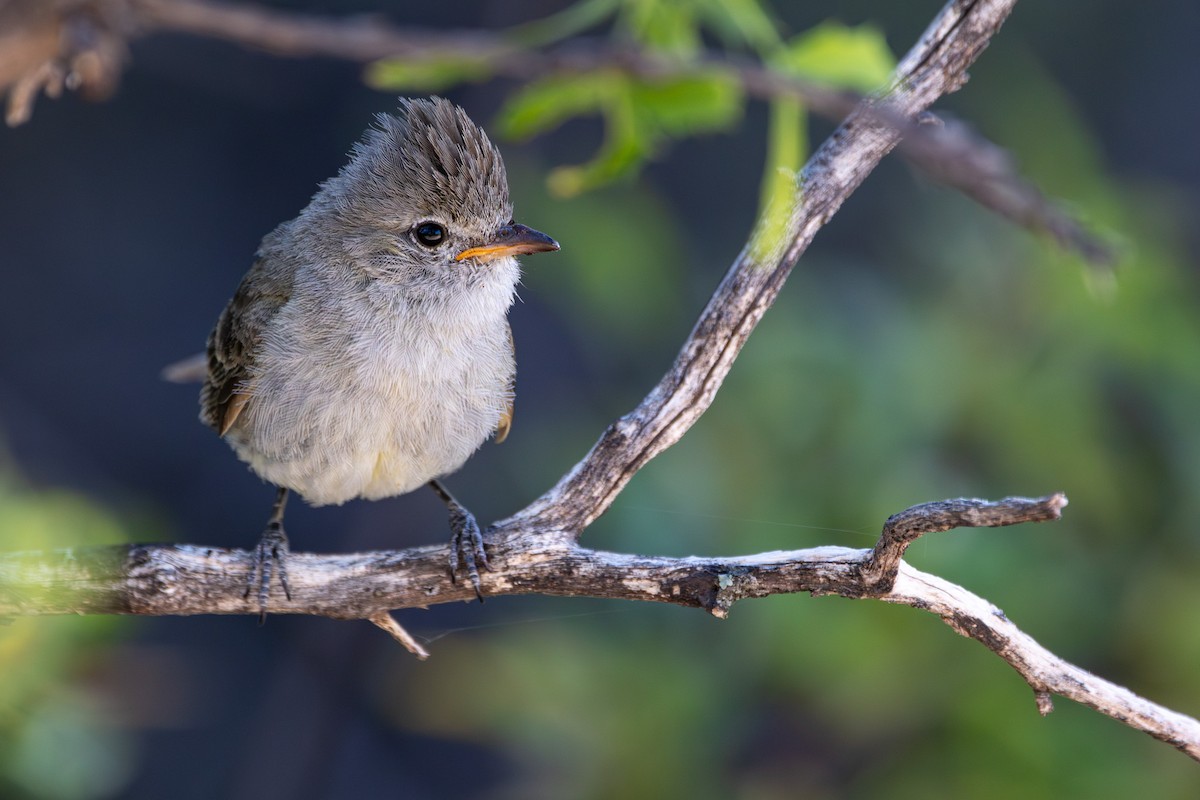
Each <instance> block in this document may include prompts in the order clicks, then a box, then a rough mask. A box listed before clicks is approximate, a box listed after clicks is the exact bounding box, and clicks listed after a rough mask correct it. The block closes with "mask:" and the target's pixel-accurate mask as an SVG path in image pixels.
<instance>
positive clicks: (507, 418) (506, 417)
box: [494, 325, 517, 444]
mask: <svg viewBox="0 0 1200 800" xmlns="http://www.w3.org/2000/svg"><path fill="white" fill-rule="evenodd" d="M508 349H509V351H510V352H512V354H513V359H514V360H515V359H516V355H517V346H516V344H514V343H513V335H512V325H509V326H508ZM516 382H517V375H516V373H515V372H514V373H513V378H512V381H510V382H509V384H508V407H507V408H505V409H504V413H503V414H501V415H500V421H499V422H498V423H496V435H495V437H494V441H495V442H496V444H500V443H501V442H503V441H504V440H505V439H507V438H508V432H509V431H510V430H511V429H512V418H513V401H514V390H515V389H516Z"/></svg>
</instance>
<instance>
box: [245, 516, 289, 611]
mask: <svg viewBox="0 0 1200 800" xmlns="http://www.w3.org/2000/svg"><path fill="white" fill-rule="evenodd" d="M287 556H288V538H287V534H286V533H284V532H283V522H282V521H279V520H271V522H270V523H269V524H268V525H267V529H266V530H265V531H263V534H262V538H260V539H259V540H258V547H256V548H255V550H254V566H253V567H251V569H250V576H249V579H248V581H247V583H246V591H245V593H244V594H243V595H242V597H249V596H250V593H251V592H252V591H254V590H255V589H256V588H257V590H258V624H259V625H261V624H263V623H264V622H266V620H267V598H268V597H269V596H270V594H271V577H272V575H273V574H275V573H279V584H280V585H281V586H282V587H283V593H284V595H286V596H287V599H288V600H291V599H292V589H291V587H290V586H288V573H287Z"/></svg>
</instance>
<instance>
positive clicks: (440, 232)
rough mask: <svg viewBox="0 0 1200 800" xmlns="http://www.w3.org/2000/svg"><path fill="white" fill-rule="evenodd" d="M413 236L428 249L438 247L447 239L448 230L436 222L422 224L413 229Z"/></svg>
mask: <svg viewBox="0 0 1200 800" xmlns="http://www.w3.org/2000/svg"><path fill="white" fill-rule="evenodd" d="M413 236H416V237H417V241H418V242H420V243H421V244H423V245H425V246H426V247H437V246H438V245H439V244H441V243H442V242H443V241H445V239H446V229H445V228H443V227H442V226H441V225H439V224H437V223H436V222H422V223H421V224H420V225H418V226H417V227H415V228H413Z"/></svg>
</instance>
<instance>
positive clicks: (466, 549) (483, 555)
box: [449, 502, 492, 603]
mask: <svg viewBox="0 0 1200 800" xmlns="http://www.w3.org/2000/svg"><path fill="white" fill-rule="evenodd" d="M449 508H450V530H451V531H453V533H454V535H453V536H452V537H451V538H450V582H451V583H456V582H457V575H458V566H459V564H462V566H463V568H464V569H465V570H466V572H467V579H468V580H470V581H471V588H473V589H474V590H475V596H476V597H478V598H479V602H481V603H482V602H483V591H482V587H481V584H480V581H479V567H481V566H482V567H483V568H484V569H486V570H489V571H490V570H491V569H492V567H491V565H490V564H488V559H487V551H486V550H485V549H484V546H483V533H481V532H480V530H479V523H478V522H476V521H475V515H474V514H472V513H471V512H470V511H467V509H465V508H463V507H462V506H461V505H460V504H459V503H457V502H454V503H452V504H449Z"/></svg>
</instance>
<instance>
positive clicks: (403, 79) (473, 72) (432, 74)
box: [363, 58, 491, 92]
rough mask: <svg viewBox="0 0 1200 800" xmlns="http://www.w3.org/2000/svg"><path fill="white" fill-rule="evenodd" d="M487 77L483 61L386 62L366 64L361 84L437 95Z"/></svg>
mask: <svg viewBox="0 0 1200 800" xmlns="http://www.w3.org/2000/svg"><path fill="white" fill-rule="evenodd" d="M490 76H491V69H490V67H488V65H487V62H485V61H475V60H471V59H461V58H454V59H450V58H446V59H432V60H429V61H424V60H421V61H413V60H409V59H404V58H385V59H381V60H379V61H375V62H373V63H371V64H368V65H367V69H366V73H365V74H364V76H363V80H365V81H366V83H367V85H368V86H370V87H371V88H373V89H381V90H384V91H397V90H400V91H414V90H415V91H421V92H436V91H440V90H442V89H446V88H449V87H451V86H455V85H457V84H460V83H472V82H475V81H481V80H485V79H487V78H488V77H490Z"/></svg>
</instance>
